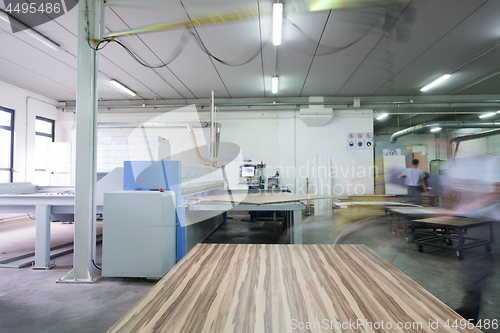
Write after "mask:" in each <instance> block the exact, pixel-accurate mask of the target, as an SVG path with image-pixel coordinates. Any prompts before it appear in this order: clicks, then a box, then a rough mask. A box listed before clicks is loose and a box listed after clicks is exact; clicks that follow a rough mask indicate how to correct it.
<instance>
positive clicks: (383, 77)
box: [338, 0, 483, 96]
mask: <svg viewBox="0 0 500 333" xmlns="http://www.w3.org/2000/svg"><path fill="white" fill-rule="evenodd" d="M482 3H483V1H472V2H471V1H462V0H460V1H455V0H440V1H413V2H412V3H410V5H409V6H407V7H405V8H404V11H402V12H401V13H400V15H397V16H396V15H395V12H392V13H390V16H391V17H393V18H397V20H396V21H394V20H393V21H392V22H393V23H394V24H393V25H391V29H389V30H388V33H387V34H386V35H385V36H384V38H383V39H381V40H380V41H379V43H378V44H377V45H376V47H375V48H374V49H373V50H372V51H371V53H370V54H369V56H368V57H367V58H366V59H365V60H364V61H363V63H362V64H361V65H360V66H359V68H358V69H357V70H356V72H355V73H354V74H353V75H352V77H351V78H350V79H349V81H348V82H347V83H346V84H345V85H344V86H343V88H342V89H341V90H340V91H339V92H338V95H339V96H353V95H354V94H355V93H357V94H359V95H361V96H370V95H373V94H378V90H379V88H380V87H382V86H383V93H382V95H399V94H401V95H405V94H406V95H409V94H411V93H413V92H414V91H402V85H401V83H400V82H399V80H396V78H395V76H396V75H397V74H398V73H399V72H400V71H402V70H403V69H404V68H405V67H406V66H408V65H409V64H411V63H412V61H414V60H415V59H416V58H418V57H419V56H420V55H421V54H423V53H425V51H426V50H427V49H428V48H429V47H431V46H432V45H433V44H434V43H436V42H437V41H439V40H440V39H441V38H442V37H443V36H445V35H446V34H447V33H448V32H449V31H450V30H452V29H453V28H454V27H455V26H456V25H457V24H459V23H460V22H461V21H462V20H464V19H465V18H466V17H467V16H468V15H469V14H470V12H471V11H473V10H475V9H477V8H478V7H479V6H480V5H481V4H482ZM444 11H446V12H447V15H446V16H445V17H442V13H443V12H444Z"/></svg>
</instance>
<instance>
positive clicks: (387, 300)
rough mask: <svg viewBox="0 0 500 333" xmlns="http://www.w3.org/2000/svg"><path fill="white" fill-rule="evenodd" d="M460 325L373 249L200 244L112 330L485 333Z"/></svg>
mask: <svg viewBox="0 0 500 333" xmlns="http://www.w3.org/2000/svg"><path fill="white" fill-rule="evenodd" d="M460 319H462V318H461V317H460V316H459V315H458V314H456V313H455V312H454V311H453V310H451V309H450V308H448V307H447V306H446V305H445V304H443V303H442V302H441V301H439V300H438V299H437V298H435V297H434V296H432V295H431V294H430V293H429V292H427V291H426V290H424V289H423V288H422V287H420V286H419V285H418V284H416V283H415V282H414V281H413V280H411V279H410V278H409V277H407V276H406V275H404V274H403V273H402V272H401V271H399V270H397V269H396V268H395V267H394V266H392V265H391V264H389V263H388V262H387V261H385V260H384V259H382V258H381V257H380V256H378V255H377V254H375V253H374V252H372V251H371V250H370V249H368V248H367V247H366V246H364V245H335V246H334V245H285V244H273V245H258V244H198V245H197V246H196V247H194V248H193V249H192V250H191V251H190V252H189V253H188V254H187V255H186V256H185V257H184V258H183V259H182V260H181V261H180V262H179V263H178V264H177V265H176V266H175V267H174V268H172V270H170V272H168V273H167V274H166V275H165V276H164V277H163V278H162V279H161V280H160V281H159V282H158V283H157V284H156V285H155V286H154V287H153V288H152V289H151V290H150V291H149V292H148V293H147V294H146V295H145V296H144V297H143V298H142V299H141V300H140V301H139V302H138V303H137V304H136V305H135V306H134V307H133V308H132V309H131V310H130V311H129V312H128V313H127V314H125V316H123V317H122V318H121V319H120V320H119V321H118V322H117V323H116V324H115V325H114V326H113V327H112V328H111V329H110V330H109V331H108V332H135V333H138V332H155V333H159V332H169V333H170V332H179V333H185V332H190V333H191V332H214V333H221V332H231V333H232V332H259V333H260V332H272V333H278V332H386V331H387V332H403V331H404V332H481V331H480V330H478V329H475V328H474V329H460V328H458V329H453V328H450V329H448V328H444V325H445V324H446V321H447V320H450V325H451V324H452V323H453V321H454V320H459V321H460ZM358 320H360V321H359V322H358ZM429 321H431V322H432V323H433V325H438V327H439V328H429ZM436 321H437V322H436ZM308 322H309V325H310V327H311V330H307V329H305V328H306V327H307V325H308ZM389 323H391V325H392V326H393V328H392V329H389ZM399 323H401V325H413V326H414V327H415V329H414V330H412V329H399V330H398V329H396V327H397V325H399ZM419 323H420V324H421V325H422V326H421V328H420V326H418V325H419ZM353 324H354V325H358V326H353ZM370 325H374V326H372V327H374V328H373V329H370ZM377 325H379V329H378V330H377V329H375V328H376V327H377ZM384 325H385V326H384ZM415 325H417V326H415ZM342 326H344V327H343V328H342ZM301 327H302V328H303V329H300V328H301ZM331 327H333V329H332V328H331ZM382 327H383V328H382ZM417 328H418V329H417Z"/></svg>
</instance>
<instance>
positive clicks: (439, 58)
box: [376, 1, 500, 95]
mask: <svg viewBox="0 0 500 333" xmlns="http://www.w3.org/2000/svg"><path fill="white" fill-rule="evenodd" d="M458 3H461V2H458ZM468 3H473V4H474V5H477V4H481V3H482V2H475V1H472V2H468ZM499 11H500V1H489V2H486V3H485V4H483V5H482V6H479V7H478V8H477V10H474V9H471V8H468V9H467V10H464V12H463V13H461V15H460V17H461V18H463V19H462V20H461V21H459V23H458V24H457V26H456V27H455V28H454V29H453V30H451V31H450V32H449V33H447V34H446V35H444V36H442V37H441V38H440V39H439V40H438V41H437V42H435V43H434V44H433V45H432V46H430V47H429V48H428V49H426V50H425V52H423V53H421V54H420V55H419V57H418V58H416V59H415V60H414V61H412V62H411V63H410V64H409V65H408V66H407V67H405V68H404V69H403V70H402V71H400V72H399V73H398V74H397V75H396V76H394V78H393V80H394V82H393V84H394V86H396V87H397V90H396V91H395V93H394V90H393V88H390V87H389V86H388V85H385V86H384V87H383V88H381V89H379V90H378V91H377V93H376V95H390V94H391V93H390V92H391V91H393V93H392V94H396V95H410V94H414V93H418V94H428V95H429V94H430V95H433V94H437V95H440V94H447V93H449V92H451V91H452V90H454V89H456V88H457V87H458V86H461V85H464V84H465V83H467V82H469V80H470V79H472V78H470V77H468V76H467V75H464V73H461V72H460V70H459V71H457V72H456V73H455V74H454V76H456V77H457V79H453V80H451V79H450V80H447V81H446V82H444V83H443V84H440V85H439V86H438V87H436V88H433V89H432V91H428V92H425V93H420V92H419V89H420V88H421V87H423V86H424V85H426V84H428V83H430V82H432V81H433V80H434V79H437V78H438V77H440V76H441V75H443V74H445V73H447V72H449V71H451V70H453V69H454V68H456V67H457V66H458V65H459V64H461V63H463V62H464V61H466V60H468V59H469V58H471V57H473V56H475V55H476V53H478V52H479V51H481V50H483V49H484V48H486V47H487V46H488V45H491V44H492V43H493V42H496V41H498V39H499V37H500V21H498V19H496V17H497V16H498V15H497V13H498V12H499ZM457 15H458V14H457ZM448 20H454V21H456V20H455V15H449V16H448V15H446V16H445V17H443V19H442V20H441V21H444V22H447V21H448ZM437 23H438V22H435V23H434V24H437ZM429 24H430V23H429ZM492 24H493V25H492ZM494 31H497V32H496V33H494ZM428 35H429V36H431V34H428ZM480 63H481V60H477V61H476V62H475V65H478V64H480Z"/></svg>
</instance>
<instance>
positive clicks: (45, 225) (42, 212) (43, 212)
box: [33, 205, 53, 269]
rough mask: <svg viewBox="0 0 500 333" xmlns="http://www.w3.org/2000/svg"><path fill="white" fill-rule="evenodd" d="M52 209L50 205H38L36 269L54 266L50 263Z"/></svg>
mask: <svg viewBox="0 0 500 333" xmlns="http://www.w3.org/2000/svg"><path fill="white" fill-rule="evenodd" d="M50 209H51V207H50V206H49V205H36V235H35V266H34V267H33V268H34V269H49V268H51V267H53V266H52V265H50Z"/></svg>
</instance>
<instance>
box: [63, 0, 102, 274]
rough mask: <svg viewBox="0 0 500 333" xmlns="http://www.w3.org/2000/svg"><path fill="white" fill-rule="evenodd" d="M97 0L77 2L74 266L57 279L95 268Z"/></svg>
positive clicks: (92, 270)
mask: <svg viewBox="0 0 500 333" xmlns="http://www.w3.org/2000/svg"><path fill="white" fill-rule="evenodd" d="M99 9H100V4H99V1H98V0H86V1H80V2H79V3H78V63H77V92H76V176H75V245H74V249H75V252H74V256H73V269H72V270H71V271H70V272H69V273H68V275H66V276H65V277H64V278H63V279H60V280H59V281H58V282H81V283H92V282H95V281H96V279H97V278H98V277H99V276H100V272H99V271H98V270H97V269H96V268H95V266H94V263H93V261H94V260H95V252H96V250H95V243H96V223H95V211H96V208H95V185H96V142H97V72H98V66H97V57H98V55H97V52H96V51H94V50H93V49H92V48H91V47H90V46H89V41H88V39H89V38H94V39H99Z"/></svg>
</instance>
